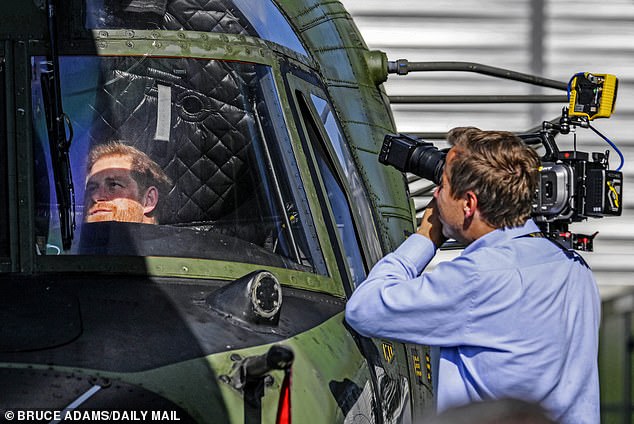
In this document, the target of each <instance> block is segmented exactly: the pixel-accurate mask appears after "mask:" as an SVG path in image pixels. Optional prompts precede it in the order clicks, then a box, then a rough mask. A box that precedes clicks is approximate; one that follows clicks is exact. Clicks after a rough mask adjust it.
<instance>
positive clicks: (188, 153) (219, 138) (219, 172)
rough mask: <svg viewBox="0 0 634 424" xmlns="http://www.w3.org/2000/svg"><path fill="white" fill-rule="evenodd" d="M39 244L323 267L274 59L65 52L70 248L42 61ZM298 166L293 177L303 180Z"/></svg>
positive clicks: (51, 248) (37, 88)
mask: <svg viewBox="0 0 634 424" xmlns="http://www.w3.org/2000/svg"><path fill="white" fill-rule="evenodd" d="M32 67H33V72H32V84H31V85H32V101H33V120H34V121H33V125H34V130H35V135H36V143H35V152H34V156H35V160H36V163H35V168H36V173H39V174H41V175H42V177H43V178H41V179H39V181H40V183H38V184H37V185H36V199H37V210H38V211H39V212H38V217H40V218H41V219H37V220H36V232H37V234H36V240H38V253H39V254H48V255H55V254H60V253H61V254H84V255H140V256H178V257H192V258H208V259H220V260H233V261H237V262H248V263H257V264H262V265H273V266H281V267H287V268H293V269H300V270H313V271H315V272H318V273H321V274H325V273H326V270H325V265H324V263H323V259H322V258H321V254H320V253H319V250H318V248H317V247H316V246H315V245H314V243H313V244H311V243H312V242H311V241H310V240H315V239H316V237H315V235H314V225H313V223H312V219H311V217H310V214H309V212H308V208H307V201H306V200H305V198H303V191H302V189H301V182H300V180H299V178H298V177H296V175H297V174H298V172H297V171H296V170H294V169H293V167H295V166H296V164H295V163H294V161H293V159H292V155H291V154H290V152H291V148H290V147H289V143H290V142H289V140H288V139H284V137H285V136H284V134H286V131H284V130H281V129H280V128H282V129H285V126H284V123H283V122H280V120H281V106H280V104H279V100H278V97H277V95H276V89H275V86H274V84H273V78H272V77H271V69H270V68H269V67H267V66H264V65H256V64H249V63H237V62H224V61H218V60H202V59H184V58H152V57H92V56H63V57H61V58H60V72H59V74H60V75H61V78H62V80H61V92H62V103H63V107H64V112H65V114H66V115H67V116H68V117H69V121H70V123H71V125H72V129H73V140H72V144H71V148H70V164H71V173H72V178H73V182H74V187H75V198H76V205H75V212H76V219H75V220H76V223H77V229H76V231H75V236H74V239H73V242H72V246H71V247H70V249H67V250H65V249H64V246H63V245H62V243H61V241H60V238H61V233H62V231H61V229H60V226H61V225H62V222H61V221H60V218H59V217H60V212H61V211H60V202H59V201H58V199H57V197H58V193H59V189H56V186H55V184H56V182H57V181H56V175H55V172H54V168H55V161H54V159H53V158H52V156H51V154H50V148H49V144H48V143H49V140H48V132H47V121H46V113H47V107H49V104H50V103H51V99H48V98H47V90H42V85H41V79H42V77H43V75H46V73H47V71H48V64H47V62H46V60H45V59H44V58H43V57H34V58H33V59H32ZM293 176H295V177H293Z"/></svg>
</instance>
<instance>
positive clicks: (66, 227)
mask: <svg viewBox="0 0 634 424" xmlns="http://www.w3.org/2000/svg"><path fill="white" fill-rule="evenodd" d="M55 6H56V5H55V0H47V1H46V7H47V12H48V33H49V43H50V53H49V55H48V57H47V67H48V69H47V71H46V72H42V74H41V76H40V83H41V85H42V96H43V97H44V108H45V111H46V128H47V129H48V144H49V147H50V150H51V164H52V166H53V178H54V179H55V193H56V194H57V202H58V203H59V209H58V212H59V221H60V229H61V232H62V246H63V248H64V250H68V249H70V246H71V243H72V241H73V235H74V231H75V188H74V186H73V176H72V173H71V167H70V156H69V150H70V145H71V141H72V139H73V127H72V125H71V123H70V119H68V116H67V115H66V114H65V113H64V109H63V107H62V93H61V88H60V80H59V55H58V52H57V24H56V13H55ZM66 127H68V137H67V134H66Z"/></svg>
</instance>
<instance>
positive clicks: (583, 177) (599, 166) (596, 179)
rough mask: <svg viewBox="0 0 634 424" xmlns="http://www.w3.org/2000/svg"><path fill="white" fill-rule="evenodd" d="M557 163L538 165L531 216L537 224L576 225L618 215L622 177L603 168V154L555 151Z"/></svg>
mask: <svg viewBox="0 0 634 424" xmlns="http://www.w3.org/2000/svg"><path fill="white" fill-rule="evenodd" d="M559 156H560V159H559V160H558V161H557V162H542V165H541V168H540V172H539V181H538V188H537V192H536V195H535V202H534V203H533V215H534V217H535V218H536V221H539V222H555V221H562V220H563V221H569V222H577V221H581V220H583V219H585V218H588V217H597V218H599V217H603V216H606V215H621V210H622V205H621V201H620V200H621V189H622V186H623V174H622V173H621V172H617V171H611V170H608V169H607V166H606V165H605V164H604V161H603V158H604V157H605V155H604V154H603V153H593V154H592V156H593V159H594V160H589V159H588V154H587V153H584V152H569V151H566V152H559Z"/></svg>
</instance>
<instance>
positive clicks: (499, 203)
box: [447, 127, 540, 228]
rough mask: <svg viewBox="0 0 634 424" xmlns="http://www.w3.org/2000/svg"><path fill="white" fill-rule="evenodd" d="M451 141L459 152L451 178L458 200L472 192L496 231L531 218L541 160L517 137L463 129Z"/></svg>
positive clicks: (449, 172)
mask: <svg viewBox="0 0 634 424" xmlns="http://www.w3.org/2000/svg"><path fill="white" fill-rule="evenodd" d="M447 140H448V141H449V143H450V144H451V145H452V146H453V150H455V151H456V153H455V156H454V158H453V160H452V161H451V164H450V166H448V169H447V177H448V179H449V186H450V189H451V195H452V196H453V197H454V198H457V197H461V196H463V195H464V194H465V193H466V192H468V191H472V192H473V193H475V195H476V196H477V198H478V210H479V211H480V214H481V216H482V219H483V220H484V221H485V222H487V223H488V224H489V225H491V226H493V227H495V228H503V227H518V226H521V225H523V224H524V223H525V222H526V220H527V219H528V218H529V217H530V214H531V204H532V201H533V197H534V195H535V190H536V188H537V178H538V168H539V165H540V161H539V156H538V155H537V153H536V152H535V150H533V149H532V148H531V147H529V146H527V145H526V144H525V143H524V142H523V141H522V140H521V139H520V138H519V137H517V136H516V135H515V134H513V133H511V132H507V131H482V130H480V129H478V128H475V127H459V128H454V129H452V130H451V131H449V134H448V136H447Z"/></svg>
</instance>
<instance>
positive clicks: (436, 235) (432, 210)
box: [416, 199, 447, 248]
mask: <svg viewBox="0 0 634 424" xmlns="http://www.w3.org/2000/svg"><path fill="white" fill-rule="evenodd" d="M416 233H418V234H420V235H422V236H425V237H427V238H428V239H430V240H431V241H432V243H434V245H435V246H436V248H439V247H440V246H441V245H442V244H443V243H444V242H445V241H447V237H445V236H444V235H443V233H442V223H441V222H440V218H439V215H438V205H437V204H436V199H432V201H431V202H429V204H428V205H427V208H425V213H424V214H423V219H422V221H421V223H420V227H418V230H417V231H416Z"/></svg>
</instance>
